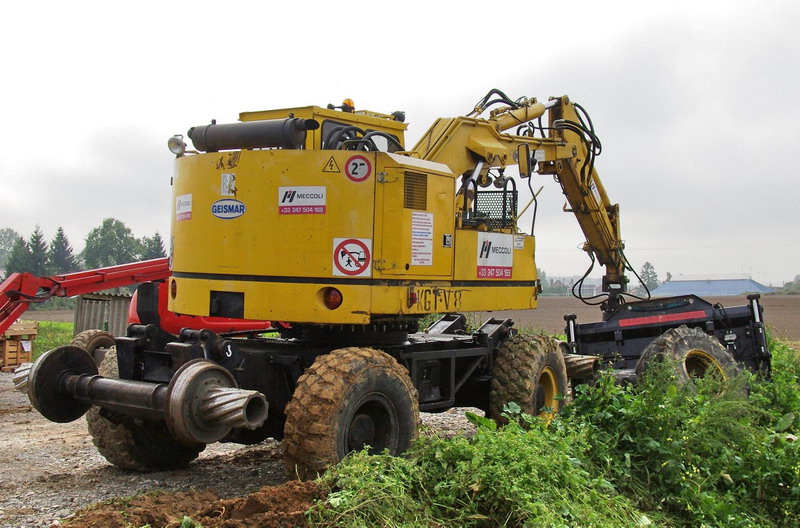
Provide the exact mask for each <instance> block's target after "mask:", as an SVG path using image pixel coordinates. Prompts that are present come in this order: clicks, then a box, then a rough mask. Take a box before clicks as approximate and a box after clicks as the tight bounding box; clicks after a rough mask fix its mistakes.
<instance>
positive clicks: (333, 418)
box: [283, 348, 419, 479]
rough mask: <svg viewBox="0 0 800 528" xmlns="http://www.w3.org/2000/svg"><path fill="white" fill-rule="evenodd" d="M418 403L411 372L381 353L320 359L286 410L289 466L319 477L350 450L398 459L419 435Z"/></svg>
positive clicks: (343, 352)
mask: <svg viewBox="0 0 800 528" xmlns="http://www.w3.org/2000/svg"><path fill="white" fill-rule="evenodd" d="M418 422H419V404H418V402H417V391H416V389H415V388H414V386H413V385H412V384H411V380H410V378H409V377H408V372H407V371H406V369H405V368H404V367H403V366H401V365H400V364H399V363H397V361H396V360H395V359H394V358H393V357H391V356H390V355H388V354H386V353H385V352H381V351H379V350H373V349H370V348H343V349H339V350H334V351H333V352H330V353H329V354H324V355H322V356H319V357H318V358H317V359H316V361H314V364H313V365H311V366H310V367H309V368H308V369H306V371H305V372H304V373H303V375H302V376H300V379H299V380H298V381H297V388H296V389H295V392H294V395H293V396H292V400H291V401H290V402H289V404H288V405H287V406H286V426H285V428H284V438H283V446H284V462H285V464H286V467H287V468H288V469H289V472H290V473H292V474H297V475H298V476H299V477H300V478H303V479H306V478H314V477H316V476H317V475H318V474H319V473H321V472H322V471H324V470H325V468H327V467H328V466H330V465H333V464H335V463H337V462H338V461H340V460H341V459H342V458H344V457H345V455H347V454H348V453H350V452H351V451H356V450H361V449H364V448H365V447H367V446H368V447H369V452H370V453H373V454H375V453H382V452H384V451H386V452H388V453H389V454H391V455H398V454H400V453H402V452H404V451H405V450H406V449H408V448H409V447H410V445H411V442H412V441H413V440H414V439H415V438H416V437H417V423H418Z"/></svg>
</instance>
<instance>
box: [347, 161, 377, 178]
mask: <svg viewBox="0 0 800 528" xmlns="http://www.w3.org/2000/svg"><path fill="white" fill-rule="evenodd" d="M344 173H345V174H346V175H347V177H348V178H350V179H351V180H353V181H354V182H363V181H364V180H366V179H367V178H369V175H370V174H372V164H371V163H370V162H369V160H368V159H367V158H365V157H364V156H353V157H351V158H350V159H348V160H347V163H345V164H344Z"/></svg>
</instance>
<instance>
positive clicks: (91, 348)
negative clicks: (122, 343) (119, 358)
mask: <svg viewBox="0 0 800 528" xmlns="http://www.w3.org/2000/svg"><path fill="white" fill-rule="evenodd" d="M70 344H72V345H75V346H79V347H81V348H82V349H84V350H85V351H87V352H88V353H89V355H90V356H92V359H94V362H95V363H97V364H98V365H100V364H101V363H102V362H103V356H104V355H105V354H104V353H102V352H100V350H101V349H109V348H111V347H113V346H114V336H113V335H112V334H110V333H108V332H106V331H105V330H84V331H83V332H81V333H80V334H78V335H76V336H75V337H74V338H73V339H72V343H70ZM115 361H116V359H115Z"/></svg>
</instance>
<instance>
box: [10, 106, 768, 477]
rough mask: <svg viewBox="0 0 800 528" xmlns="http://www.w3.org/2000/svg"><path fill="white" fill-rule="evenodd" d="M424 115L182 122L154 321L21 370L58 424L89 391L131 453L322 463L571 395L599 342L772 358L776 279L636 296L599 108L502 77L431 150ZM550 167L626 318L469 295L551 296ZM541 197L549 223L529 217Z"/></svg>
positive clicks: (715, 363) (629, 354) (635, 368)
mask: <svg viewBox="0 0 800 528" xmlns="http://www.w3.org/2000/svg"><path fill="white" fill-rule="evenodd" d="M404 121H405V116H404V114H403V113H402V112H394V113H392V114H382V113H377V112H372V111H364V110H357V109H356V108H355V105H354V104H353V102H352V101H349V100H346V101H345V102H344V103H343V104H342V105H341V106H338V107H334V106H333V105H328V107H326V108H323V107H318V106H308V107H298V108H288V109H282V110H269V111H256V112H243V113H241V114H240V115H239V122H236V123H228V124H217V123H216V122H212V123H210V124H206V125H201V126H195V127H192V128H191V129H190V130H189V131H188V134H187V135H188V139H189V140H190V141H191V143H192V146H193V148H192V149H190V148H189V147H188V145H187V143H186V140H185V138H184V136H174V137H172V138H170V140H169V142H168V145H169V148H170V150H171V151H172V153H173V154H174V155H175V156H176V160H175V164H176V166H175V171H174V175H173V178H172V182H171V183H172V190H173V204H174V206H173V209H172V211H171V221H172V229H171V239H170V255H169V259H170V276H169V278H168V279H167V285H168V287H167V288H161V289H160V290H159V289H158V288H156V287H155V286H154V285H153V284H144V285H142V286H141V287H140V288H143V289H144V291H145V293H146V295H140V299H142V298H147V299H150V301H149V302H147V303H143V302H141V301H140V303H139V305H138V310H139V314H138V315H139V320H140V321H141V324H135V325H131V326H130V327H129V329H128V333H127V335H126V336H124V337H119V338H117V339H116V346H115V349H114V350H111V351H109V353H107V354H106V359H105V361H104V362H103V363H102V364H101V365H100V367H99V370H98V367H97V366H96V365H95V364H94V362H93V361H92V359H91V357H90V356H89V355H88V354H86V353H85V351H83V350H81V349H80V348H79V347H75V346H66V347H59V348H56V349H54V350H51V351H48V352H47V353H45V354H43V355H42V356H41V358H39V360H38V361H37V362H36V363H35V364H34V365H33V366H32V367H31V369H30V371H29V372H27V373H22V374H20V376H19V378H20V380H21V381H20V385H21V386H24V387H26V388H27V391H28V394H29V397H30V399H31V402H32V404H33V405H34V406H35V407H36V409H37V410H39V412H41V413H42V414H43V415H44V416H46V417H47V418H49V419H51V420H53V421H57V422H64V421H70V420H74V419H77V418H78V417H80V416H81V415H83V414H84V413H85V412H86V411H87V410H89V415H88V418H87V420H88V423H89V430H90V432H91V434H92V435H93V437H94V441H95V444H96V445H97V447H98V449H99V450H100V452H101V453H102V454H103V455H104V456H105V457H106V458H107V459H109V460H110V461H111V462H112V463H114V464H116V465H118V466H120V467H124V468H130V469H137V470H150V469H164V468H171V467H179V466H183V465H186V464H188V463H189V462H190V461H191V460H193V459H194V458H195V457H196V456H197V454H198V453H199V452H200V451H201V450H202V449H203V448H204V446H205V445H206V444H209V443H212V442H216V441H232V442H240V443H255V442H259V441H261V440H263V439H265V438H267V437H274V438H278V439H283V445H284V451H285V458H286V462H287V465H288V466H289V467H290V468H291V470H292V472H297V473H298V474H300V475H301V476H311V475H315V474H317V473H318V472H319V471H322V470H323V469H324V468H325V467H326V466H327V465H329V464H331V463H334V462H336V461H337V460H339V459H341V458H342V457H343V456H344V455H345V454H347V453H348V452H350V451H352V450H356V449H362V448H364V447H365V446H369V448H370V450H371V451H374V452H381V451H383V450H384V449H386V450H388V451H389V452H390V453H401V452H403V451H404V450H405V449H406V448H407V447H408V446H409V445H410V443H411V441H412V440H413V439H414V437H415V436H416V434H417V422H418V415H419V412H420V411H421V410H422V411H427V412H437V411H443V410H446V409H448V408H451V407H453V406H475V407H479V408H481V409H484V410H485V411H486V412H487V413H488V415H489V416H491V417H492V418H496V419H499V417H500V414H501V413H502V410H503V407H504V406H505V405H506V404H507V403H509V402H511V401H514V402H516V403H518V404H519V405H520V406H521V407H522V409H523V410H524V411H526V412H529V413H531V414H548V413H551V412H557V411H558V410H559V408H560V407H561V406H562V405H563V398H560V397H559V395H564V394H566V392H567V388H568V382H569V381H570V380H571V381H572V383H573V385H576V384H578V383H581V382H585V381H588V380H591V379H592V376H593V372H594V369H595V368H596V365H597V364H598V363H606V364H608V365H610V366H612V367H613V368H615V369H617V370H618V371H619V372H621V373H622V374H621V377H625V376H627V377H635V376H636V375H638V374H640V373H641V371H642V369H643V368H644V366H646V362H647V361H649V360H651V359H652V358H653V357H656V356H659V355H663V354H664V353H665V350H672V351H673V352H674V353H675V354H679V355H681V358H682V360H683V363H682V365H683V368H685V369H686V372H687V375H690V374H694V375H697V374H702V373H703V372H705V371H707V370H708V369H709V368H714V369H723V370H724V369H729V368H735V362H736V361H738V362H740V363H744V364H745V365H747V366H748V367H751V368H756V369H761V370H767V369H768V366H769V352H768V350H767V348H766V342H765V340H764V337H763V321H762V320H761V307H760V305H759V303H758V298H757V297H754V298H753V299H751V303H750V304H749V305H748V306H744V307H740V308H735V309H728V310H727V311H725V312H724V315H721V314H722V312H721V311H720V310H718V309H717V308H716V307H712V306H711V305H710V304H708V303H705V301H702V300H700V299H697V298H694V297H693V296H688V297H685V298H673V299H670V300H668V301H663V300H649V301H641V302H637V303H625V302H624V300H625V295H626V290H627V278H626V275H625V271H626V270H630V271H632V268H631V266H630V265H629V263H628V261H627V260H626V258H625V255H624V244H623V242H622V239H621V237H620V227H619V207H618V206H617V205H616V204H612V203H611V202H610V201H609V199H608V196H607V195H606V192H605V190H604V188H603V185H602V184H601V182H600V180H599V178H598V174H597V170H596V166H595V161H596V157H597V156H598V155H599V154H600V150H601V147H600V141H599V139H598V138H597V135H596V132H595V130H594V127H593V124H592V122H591V120H590V119H589V116H588V114H587V113H586V112H585V111H584V110H583V108H581V107H580V106H579V105H577V104H575V103H573V102H572V101H570V99H569V98H568V97H566V96H564V97H555V98H550V99H549V100H547V101H546V102H539V101H537V100H536V99H532V98H520V99H516V100H512V99H511V98H509V97H507V96H506V95H505V94H504V93H503V92H501V91H499V90H492V91H490V92H489V93H488V94H487V95H486V96H485V97H484V98H482V99H481V100H480V101H479V102H478V103H477V104H476V106H475V107H474V109H472V111H471V112H469V113H468V114H467V115H466V116H461V117H456V118H442V119H438V120H437V121H435V122H434V123H433V125H432V126H431V127H430V128H429V129H428V131H427V132H426V133H425V134H424V135H423V136H422V138H421V139H420V140H419V141H418V142H417V144H416V145H415V146H414V147H413V148H410V149H407V148H406V146H405V138H404V134H405V130H406V126H407V125H406V124H405V123H404ZM542 175H546V176H552V177H553V178H555V180H556V181H557V182H558V183H559V184H560V186H561V188H562V190H563V192H564V194H565V195H566V198H567V201H568V203H569V209H568V210H569V211H570V212H571V213H572V214H574V215H575V217H576V218H577V220H578V222H579V224H580V226H581V228H582V230H583V232H584V233H585V235H586V242H585V244H584V247H583V249H584V250H585V251H586V252H587V253H588V254H589V256H590V257H591V260H592V263H594V262H595V261H596V262H598V263H599V264H600V265H602V266H604V268H605V275H604V278H603V292H604V296H603V298H602V299H586V300H587V302H594V301H597V302H598V303H600V302H602V309H603V312H604V321H603V322H601V323H589V324H583V325H579V324H577V323H576V321H575V318H574V316H573V317H571V318H569V317H568V318H567V340H566V341H565V342H563V343H559V342H557V341H556V340H554V339H552V338H547V337H544V336H522V335H519V334H518V332H517V331H516V330H515V328H514V322H513V321H512V320H509V319H497V318H489V319H488V320H486V321H485V322H484V323H483V324H481V325H480V326H479V327H477V328H470V327H469V326H468V325H467V321H466V317H465V316H464V313H465V312H475V311H482V312H485V311H493V310H515V309H533V308H536V305H537V299H538V296H539V293H540V291H541V287H540V282H539V278H538V276H537V271H536V264H535V261H534V252H535V238H534V236H533V229H534V228H535V212H536V207H537V203H536V202H537V196H536V193H535V192H534V190H533V185H532V180H533V179H534V177H539V176H542ZM523 185H525V186H526V187H527V188H528V190H529V192H521V191H522V189H521V187H522V186H523ZM523 195H526V196H527V198H526V199H525V202H526V203H522V201H523V200H522V196H523ZM531 207H532V208H533V209H532V212H533V214H532V217H533V221H532V224H533V225H531V226H527V225H526V226H522V225H520V218H521V217H522V215H523V214H524V213H525V212H526V211H527V210H531V209H530V208H531ZM587 275H588V273H587ZM578 290H580V288H578ZM159 291H161V292H163V293H166V294H167V295H168V296H169V299H168V303H169V310H170V311H171V312H173V313H175V314H178V315H192V316H200V317H226V318H236V319H249V320H264V321H285V322H286V323H284V324H281V325H278V326H276V328H272V329H264V330H263V331H255V330H247V331H242V332H232V333H227V334H217V333H215V332H213V331H210V330H208V329H206V330H193V329H188V328H186V329H183V330H181V331H180V332H179V333H178V335H173V334H170V333H168V332H166V331H164V330H163V329H162V328H161V327H160V326H159V316H158V310H157V308H156V307H157V305H158V301H157V300H154V299H155V298H156V297H157V296H158V292H159ZM141 292H142V290H140V293H141ZM578 293H580V291H578ZM161 302H163V300H162V301H161ZM431 314H440V316H438V317H437V318H436V319H435V320H433V322H431V323H430V324H429V326H428V327H427V328H426V329H424V331H420V326H421V324H422V322H423V320H424V318H425V317H426V316H429V315H431ZM265 331H269V333H265ZM676 343H677V344H676ZM687 343H689V345H687ZM670 347H671V348H670ZM687 347H688V348H687ZM640 363H641V365H640ZM90 409H91V410H90Z"/></svg>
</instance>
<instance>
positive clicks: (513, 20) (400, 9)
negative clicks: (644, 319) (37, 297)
mask: <svg viewBox="0 0 800 528" xmlns="http://www.w3.org/2000/svg"><path fill="white" fill-rule="evenodd" d="M3 21H4V23H3V28H2V32H0V49H2V57H3V59H2V65H3V74H2V85H1V86H2V88H0V93H2V97H1V98H0V109H2V114H1V115H2V125H0V145H2V147H3V151H2V154H0V178H1V179H0V181H2V192H1V193H0V196H1V197H2V198H0V200H1V202H0V228H1V227H11V228H13V229H15V230H17V231H18V232H20V233H21V234H22V235H23V236H25V237H28V236H29V235H30V233H31V232H32V231H33V229H34V226H35V225H36V224H39V225H40V226H41V227H42V229H43V230H44V233H45V236H46V237H47V238H48V240H49V239H51V238H52V237H53V235H54V234H55V231H56V229H57V228H58V226H59V225H61V226H63V227H64V229H65V230H66V233H67V236H68V237H69V238H70V240H71V242H72V244H73V246H74V247H75V248H76V249H77V250H79V249H81V248H82V247H83V244H84V238H85V237H86V235H87V234H88V232H89V230H91V229H92V228H93V227H96V226H98V225H99V224H100V223H101V222H102V220H103V219H104V218H108V217H114V218H118V219H120V220H122V221H123V222H125V224H126V225H128V227H130V228H131V229H132V230H133V232H134V234H135V235H136V236H144V235H148V236H150V235H152V234H153V233H154V232H155V231H156V230H158V231H159V232H161V234H162V235H164V236H165V239H168V236H167V235H168V232H169V218H170V204H171V194H170V192H171V190H170V187H169V180H170V176H171V173H172V162H173V159H174V158H173V156H172V155H171V154H170V153H169V151H168V150H167V148H166V142H167V139H168V138H169V137H170V136H171V135H173V134H176V133H183V134H185V133H186V130H187V129H188V128H189V127H191V126H193V125H199V124H204V123H207V122H208V121H209V120H210V119H212V118H215V119H217V120H218V121H219V122H232V121H235V120H236V119H237V117H238V113H239V112H240V111H244V110H262V109H270V108H282V107H287V106H306V105H312V104H316V105H321V106H324V105H325V104H327V103H337V104H338V103H340V102H341V100H342V99H343V98H345V97H350V98H352V99H354V100H355V103H356V106H357V107H358V108H367V109H372V110H375V111H379V112H386V113H389V112H391V111H394V110H404V111H406V114H407V121H408V122H409V123H410V127H409V132H408V134H407V144H408V145H409V146H410V145H413V144H414V142H416V140H417V139H418V138H419V136H420V135H422V133H423V132H424V131H425V129H426V128H427V127H428V125H429V124H430V123H431V121H432V120H433V119H435V118H436V117H438V116H454V115H462V114H464V113H467V112H469V111H470V110H471V109H472V107H473V105H474V103H475V102H476V101H477V100H478V99H479V98H481V97H482V96H483V95H484V94H485V93H486V92H487V91H488V90H489V89H490V88H495V87H496V88H500V89H502V90H504V91H505V92H506V93H507V94H508V95H509V96H511V97H513V98H516V97H519V96H522V95H525V96H535V97H539V98H540V99H541V100H546V98H547V97H548V96H551V95H569V96H570V97H571V98H572V100H574V101H576V102H579V103H581V104H582V105H583V106H584V107H585V108H586V109H587V110H588V111H589V113H590V114H591V117H592V120H593V121H594V124H595V128H596V132H597V134H598V136H599V137H600V139H601V140H602V143H603V154H602V156H600V157H599V158H598V160H597V163H596V166H597V168H598V170H599V173H600V176H601V178H602V180H603V182H604V184H605V186H606V190H607V191H608V193H609V196H610V198H611V200H612V201H614V202H619V203H620V206H621V218H622V232H623V237H624V239H625V241H626V245H627V248H628V249H627V254H628V258H629V259H630V260H631V262H632V263H633V265H634V267H636V268H637V270H638V269H640V268H641V266H642V264H644V262H645V261H649V262H651V263H652V264H653V265H654V266H655V269H656V271H657V272H658V274H659V277H660V278H662V279H663V278H664V276H665V275H666V272H670V273H671V274H672V275H673V277H677V276H678V275H679V274H733V273H736V274H739V273H749V274H751V275H752V276H753V278H755V279H756V280H759V281H761V282H764V283H772V284H781V283H782V282H783V281H787V280H791V279H792V278H793V277H794V276H795V275H797V274H800V220H798V208H800V174H798V169H797V146H796V142H797V138H796V137H795V136H796V134H797V130H796V129H795V127H796V126H797V123H798V121H800V119H798V118H800V102H799V101H800V82H798V81H799V80H800V30H798V27H797V25H798V22H799V21H800V4H798V3H797V2H791V1H785V2H784V1H767V0H761V1H760V2H755V1H753V2H747V1H725V2H722V1H717V2H701V1H697V0H695V1H691V2H683V1H677V2H675V1H671V2H580V1H579V2H575V1H573V2H536V1H532V0H529V1H526V2H469V1H461V2H457V3H456V2H454V3H452V6H451V5H450V3H449V2H448V3H445V2H416V1H413V2H412V1H403V0H399V1H396V2H391V3H388V2H320V3H316V2H309V1H306V2H263V1H261V2H252V3H247V2H236V1H228V2H198V1H195V2H153V3H151V2H142V1H140V2H136V3H130V2H129V3H119V2H108V1H103V2H81V1H76V2H13V3H7V5H5V6H4V8H3ZM539 185H544V191H543V192H542V194H541V195H540V199H541V207H540V217H539V220H538V222H537V229H536V235H537V262H538V265H539V267H540V268H543V269H544V270H545V271H546V272H547V273H548V274H550V275H570V274H580V273H583V271H584V270H585V268H586V266H587V265H588V258H587V257H586V256H585V255H584V254H583V253H582V252H581V251H579V250H578V249H576V247H577V246H578V245H579V244H580V243H581V242H582V241H583V236H582V234H581V232H580V230H579V229H578V227H577V223H576V222H575V220H574V218H573V217H571V215H569V214H566V213H563V212H562V211H561V207H562V205H563V203H564V198H563V196H562V195H561V193H560V189H559V188H558V185H557V184H556V183H554V182H553V181H552V179H550V178H543V177H539V178H538V179H537V182H536V183H535V186H536V188H538V187H539ZM522 201H523V202H525V201H526V200H525V199H524V198H523V200H522ZM593 275H594V276H599V273H598V272H595V273H593Z"/></svg>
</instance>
